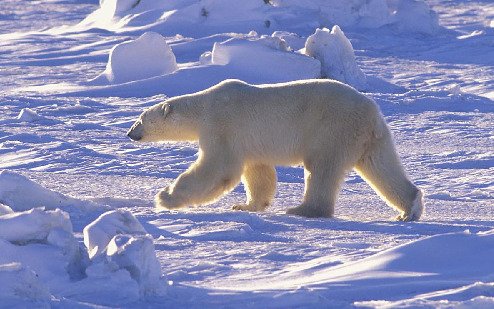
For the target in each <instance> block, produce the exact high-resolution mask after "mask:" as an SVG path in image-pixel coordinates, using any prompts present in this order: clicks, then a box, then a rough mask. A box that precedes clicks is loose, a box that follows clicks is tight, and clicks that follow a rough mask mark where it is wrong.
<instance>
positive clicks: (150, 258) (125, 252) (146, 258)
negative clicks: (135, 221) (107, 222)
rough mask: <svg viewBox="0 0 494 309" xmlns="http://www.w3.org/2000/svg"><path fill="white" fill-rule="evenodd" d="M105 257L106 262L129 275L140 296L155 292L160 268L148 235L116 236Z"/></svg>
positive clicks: (151, 240) (151, 239)
mask: <svg viewBox="0 0 494 309" xmlns="http://www.w3.org/2000/svg"><path fill="white" fill-rule="evenodd" d="M106 255H107V258H108V261H110V262H113V263H115V264H116V265H118V267H119V268H121V269H126V270H127V271H128V272H129V273H130V276H131V277H132V279H134V280H135V281H136V282H137V283H138V284H139V289H140V293H141V295H146V294H152V293H153V292H154V291H155V290H156V288H157V285H158V282H159V279H160V276H161V267H160V263H159V262H158V259H157V258H156V253H155V251H154V244H153V238H152V237H151V236H150V235H128V234H121V235H116V236H115V237H113V238H112V240H111V241H110V243H109V244H108V249H107V251H106Z"/></svg>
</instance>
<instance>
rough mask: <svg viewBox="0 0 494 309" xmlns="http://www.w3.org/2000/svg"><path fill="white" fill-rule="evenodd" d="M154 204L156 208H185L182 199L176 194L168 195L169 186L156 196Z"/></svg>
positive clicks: (184, 202)
mask: <svg viewBox="0 0 494 309" xmlns="http://www.w3.org/2000/svg"><path fill="white" fill-rule="evenodd" d="M154 202H155V205H156V208H165V209H177V208H182V207H185V206H187V204H186V201H185V199H184V198H182V197H180V196H179V195H178V194H177V193H175V194H171V193H170V187H169V186H167V187H164V188H163V189H161V190H160V191H159V192H158V194H156V196H155V198H154Z"/></svg>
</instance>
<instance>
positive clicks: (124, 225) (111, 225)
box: [83, 209, 146, 259]
mask: <svg viewBox="0 0 494 309" xmlns="http://www.w3.org/2000/svg"><path fill="white" fill-rule="evenodd" d="M83 234H84V244H85V245H86V247H87V248H88V251H89V257H90V258H91V259H95V258H96V257H98V256H99V255H101V254H103V253H106V250H107V247H108V244H109V243H110V241H111V240H112V239H113V237H114V236H115V235H117V234H138V235H144V234H146V230H145V229H144V228H143V227H142V225H141V224H140V223H139V221H137V219H136V218H135V217H134V215H133V214H132V213H131V212H130V211H128V210H124V209H117V210H113V211H109V212H105V213H104V214H102V215H101V216H99V217H98V218H97V219H96V220H94V221H93V222H91V223H90V224H89V225H87V226H86V227H85V228H84V230H83Z"/></svg>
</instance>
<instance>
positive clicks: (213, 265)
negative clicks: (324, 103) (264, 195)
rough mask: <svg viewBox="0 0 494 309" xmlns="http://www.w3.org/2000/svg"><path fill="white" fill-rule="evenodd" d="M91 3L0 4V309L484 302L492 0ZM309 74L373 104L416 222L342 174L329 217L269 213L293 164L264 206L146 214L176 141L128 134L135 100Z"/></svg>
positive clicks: (181, 161) (488, 297)
mask: <svg viewBox="0 0 494 309" xmlns="http://www.w3.org/2000/svg"><path fill="white" fill-rule="evenodd" d="M100 2H101V3H102V6H101V8H100V4H99V2H98V1H97V0H46V1H18V0H3V1H2V3H1V4H0V51H1V52H0V90H1V92H0V124H1V126H0V307H2V308H3V307H6V308H7V307H16V306H17V307H41V308H48V307H55V308H65V307H70V308H72V307H77V308H86V307H98V306H110V307H133V308H134V307H145V308H153V307H160V308H161V307H173V308H176V307H184V308H185V307H186V308H196V307H197V308H210V307H214V308H217V307H220V308H222V307H223V308H225V307H227V308H231V307H241V308H243V307H245V308H307V307H314V308H321V307H323V308H324V307H335V308H345V307H354V306H356V307H377V308H388V307H414V308H416V307H442V308H450V307H466V308H470V307H475V308H492V307H494V262H493V261H494V203H493V201H494V102H493V101H492V100H494V82H493V80H494V4H493V3H492V2H491V1H488V0H473V1H461V0H454V1H451V0H428V1H427V4H428V5H427V4H426V3H424V2H423V1H420V0H371V1H366V0H354V1H337V0H330V1H326V0H325V1H323V0H272V1H260V0H259V1H257V0H256V1H254V0H249V1H230V0H203V1H198V0H187V1H178V0H174V1H169V0H167V1H165V0H156V1H151V0H141V1H134V0H119V1H116V0H104V1H100ZM265 2H267V3H265ZM335 25H338V26H339V27H333V26H335ZM323 27H325V28H327V30H318V31H316V29H317V28H323ZM308 38H309V39H308ZM320 76H329V77H332V78H336V79H340V80H343V81H345V82H347V83H350V84H352V85H353V86H355V87H357V88H359V89H360V90H362V91H364V92H365V93H367V94H368V95H369V96H370V97H372V98H374V99H375V100H376V102H377V103H378V104H379V105H380V107H381V109H382V111H383V114H384V115H385V117H386V120H387V121H388V123H389V125H390V127H391V129H392V131H393V133H394V136H395V139H396V143H397V147H398V150H399V152H400V155H401V157H402V160H403V163H404V165H405V167H406V169H407V171H408V172H409V174H410V177H411V178H412V179H413V180H414V182H415V183H416V184H417V185H418V186H420V187H421V188H422V189H424V191H425V193H426V194H425V201H426V207H427V210H426V213H425V215H424V216H423V217H422V220H421V221H419V222H414V223H402V222H396V221H394V220H393V218H394V217H395V216H396V213H395V211H394V210H392V209H391V208H389V207H388V206H386V205H385V204H384V202H383V201H382V200H381V199H379V197H378V196H377V195H376V194H375V193H374V192H373V191H372V190H371V189H370V188H369V187H368V185H367V184H366V183H364V182H363V180H362V179H360V178H359V177H358V176H357V175H356V174H353V173H352V174H350V175H349V176H348V177H347V179H346V182H345V185H344V187H343V190H342V192H341V195H340V197H339V199H338V203H337V207H336V216H335V218H333V219H306V218H301V217H294V216H288V215H286V214H285V213H284V211H285V210H286V209H287V208H288V207H291V206H295V205H297V204H298V203H300V200H301V196H302V193H303V171H302V168H301V167H279V168H278V169H277V171H278V179H279V185H278V192H277V195H276V201H275V204H274V205H273V206H272V207H270V208H269V209H268V210H267V211H266V212H264V213H259V214H258V213H246V212H236V211H233V210H231V206H232V205H233V204H235V203H238V202H241V201H243V199H244V198H245V197H244V190H243V188H242V187H241V186H239V187H237V188H236V189H235V190H234V191H233V192H232V193H230V194H228V195H227V196H225V197H224V198H222V199H221V200H220V201H219V202H217V203H215V204H213V205H209V206H204V207H200V208H195V209H185V210H180V211H173V212H160V213H155V212H154V209H153V207H152V200H153V196H154V194H156V192H157V191H158V190H159V189H160V188H162V187H163V186H165V185H167V184H169V183H170V182H171V181H172V180H173V179H174V178H176V177H177V175H179V174H180V173H181V172H183V171H184V170H185V169H186V168H187V167H188V166H189V165H190V164H191V163H192V162H193V161H194V160H195V159H196V158H197V146H196V145H193V144H187V143H176V144H135V143H132V142H131V141H130V140H128V139H127V138H126V136H125V132H126V131H127V129H128V128H129V127H130V126H131V124H132V123H133V121H134V120H135V118H136V117H137V115H138V114H139V113H140V112H142V110H143V109H144V108H146V107H148V106H151V105H153V104H155V103H157V102H160V101H162V100H164V99H165V98H166V97H169V96H174V95H178V94H183V93H189V92H193V91H197V90H201V89H204V88H207V87H208V86H210V85H213V84H215V83H217V82H219V81H221V80H223V79H226V78H240V79H244V80H246V81H249V82H252V83H271V82H280V81H287V80H294V79H302V78H317V77H320Z"/></svg>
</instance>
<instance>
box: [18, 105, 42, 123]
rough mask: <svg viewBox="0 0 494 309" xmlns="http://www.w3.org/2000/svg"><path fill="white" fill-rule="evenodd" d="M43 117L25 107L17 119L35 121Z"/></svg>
mask: <svg viewBox="0 0 494 309" xmlns="http://www.w3.org/2000/svg"><path fill="white" fill-rule="evenodd" d="M40 118H41V117H40V116H39V115H38V114H37V113H36V112H35V111H33V110H32V109H30V108H23V109H22V110H21V112H20V113H19V116H17V119H18V120H19V121H22V122H33V121H36V120H39V119H40Z"/></svg>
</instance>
